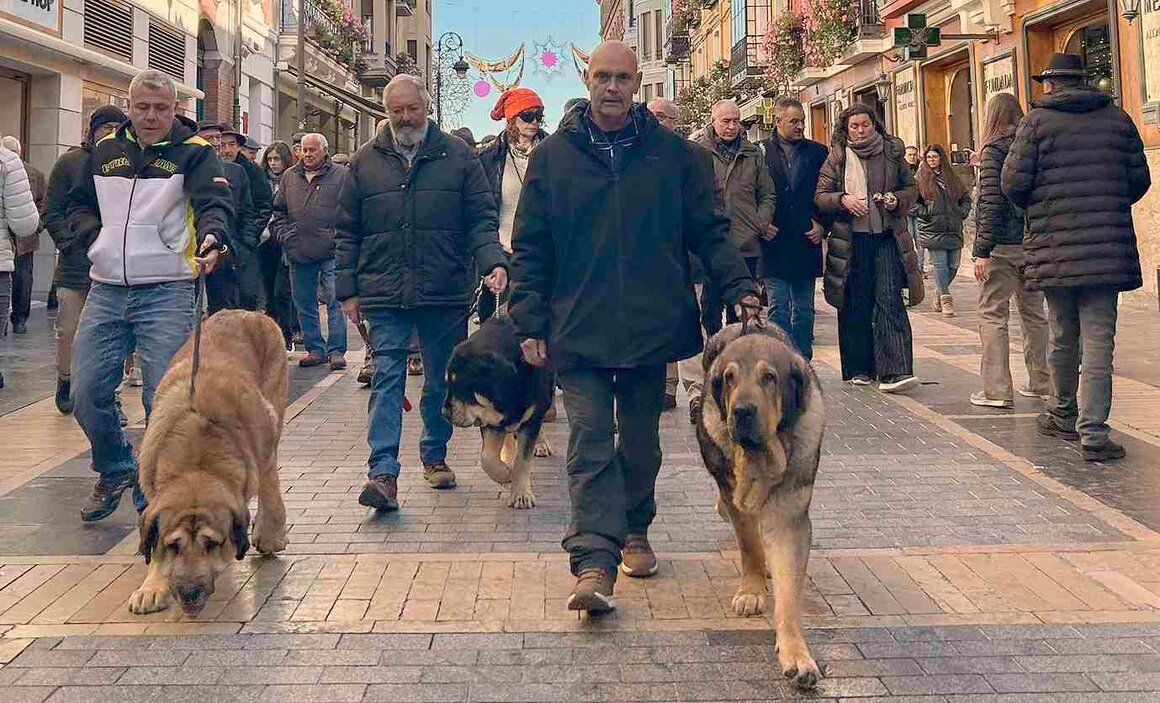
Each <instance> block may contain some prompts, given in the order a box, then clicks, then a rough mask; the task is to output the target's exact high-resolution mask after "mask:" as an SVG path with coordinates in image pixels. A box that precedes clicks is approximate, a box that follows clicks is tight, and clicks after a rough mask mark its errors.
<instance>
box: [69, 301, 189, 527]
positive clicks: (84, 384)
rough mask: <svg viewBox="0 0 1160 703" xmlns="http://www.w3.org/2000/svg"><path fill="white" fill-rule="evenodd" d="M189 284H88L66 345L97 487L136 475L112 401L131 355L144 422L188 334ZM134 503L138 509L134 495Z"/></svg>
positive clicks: (138, 500)
mask: <svg viewBox="0 0 1160 703" xmlns="http://www.w3.org/2000/svg"><path fill="white" fill-rule="evenodd" d="M193 296H194V283H193V281H173V282H171V283H155V284H151V285H144V286H113V285H107V284H104V283H96V282H94V283H93V286H92V288H91V289H90V290H89V296H88V299H87V300H86V301H85V308H84V310H83V311H82V312H81V319H80V323H79V324H78V326H77V334H76V338H75V340H74V341H73V358H72V392H73V401H74V409H73V412H74V414H75V415H76V418H77V422H78V423H79V424H80V426H81V429H82V430H84V433H85V436H86V437H88V439H89V443H90V444H91V445H92V448H93V470H94V471H96V472H97V473H98V474H100V477H101V481H102V482H104V483H117V482H119V481H120V480H122V479H124V478H125V477H126V476H129V475H135V474H136V473H137V460H136V458H135V457H134V456H133V448H132V447H131V446H129V442H128V441H126V440H125V433H124V431H123V430H122V429H121V423H120V420H119V419H118V418H117V409H116V407H115V404H114V402H113V398H114V394H115V393H116V390H117V386H118V384H120V383H121V376H122V374H123V373H124V368H125V357H126V356H128V355H129V353H130V352H132V351H134V350H136V352H137V360H138V362H139V363H140V364H141V380H142V381H143V386H144V387H143V388H142V389H141V401H142V403H143V404H144V405H145V417H146V418H148V417H149V415H150V414H151V413H152V412H153V393H154V391H155V390H156V389H157V384H158V383H160V382H161V377H162V376H163V375H165V370H166V368H168V366H169V362H170V361H171V360H172V359H173V355H174V354H176V353H177V350H178V349H180V348H181V345H182V344H185V340H186V339H188V338H189V332H190V330H191V329H193ZM133 502H134V503H135V504H136V505H137V510H138V511H140V510H142V509H144V507H145V499H144V496H142V495H141V490H140V488H137V489H135V490H134V491H133Z"/></svg>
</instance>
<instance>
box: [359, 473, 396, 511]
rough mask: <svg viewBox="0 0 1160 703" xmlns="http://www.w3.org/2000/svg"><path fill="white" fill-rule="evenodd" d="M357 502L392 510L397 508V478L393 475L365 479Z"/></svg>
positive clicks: (383, 509)
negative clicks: (365, 481)
mask: <svg viewBox="0 0 1160 703" xmlns="http://www.w3.org/2000/svg"><path fill="white" fill-rule="evenodd" d="M358 504H359V505H365V506H366V507H368V508H374V509H375V510H382V511H384V512H393V511H395V510H398V509H399V479H397V478H395V477H394V476H376V477H374V478H372V479H371V480H369V481H367V483H366V485H365V486H363V489H362V493H359V495H358Z"/></svg>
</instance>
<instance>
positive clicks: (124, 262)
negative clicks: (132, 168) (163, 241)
mask: <svg viewBox="0 0 1160 703" xmlns="http://www.w3.org/2000/svg"><path fill="white" fill-rule="evenodd" d="M137 178H138V174H137V173H134V174H133V185H131V186H129V204H128V205H126V206H125V232H124V233H123V234H122V235H121V277H122V278H124V279H125V285H126V286H128V285H129V216H130V214H131V213H132V212H133V194H134V193H135V192H137Z"/></svg>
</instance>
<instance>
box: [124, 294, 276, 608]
mask: <svg viewBox="0 0 1160 703" xmlns="http://www.w3.org/2000/svg"><path fill="white" fill-rule="evenodd" d="M201 334H202V337H201V357H200V365H199V368H198V371H197V380H196V384H195V387H196V394H195V395H194V397H193V398H192V399H191V398H190V374H191V372H192V370H193V360H192V356H193V338H192V337H191V338H190V340H189V341H187V342H186V343H185V345H184V346H183V347H182V348H181V349H180V350H179V351H178V352H177V355H176V356H174V357H173V361H172V363H171V364H170V366H169V370H168V371H166V372H165V376H164V378H162V379H161V383H160V384H159V385H158V387H157V395H156V399H155V400H154V404H153V414H152V416H151V417H150V418H149V427H148V429H146V430H145V439H144V440H143V441H142V444H141V457H140V464H141V470H140V474H139V476H140V478H139V480H140V482H141V490H142V492H143V493H144V494H145V498H146V499H147V500H148V501H149V504H148V506H147V507H146V508H145V512H143V513H142V514H141V523H140V527H139V531H140V534H141V542H140V547H139V549H140V552H141V554H143V555H144V556H145V563H146V564H148V565H149V568H148V571H147V572H146V574H145V581H144V582H143V583H142V584H141V587H140V588H138V589H137V590H136V591H135V592H134V593H133V595H132V596H131V597H130V598H129V610H131V611H132V612H134V613H136V614H138V615H141V614H144V613H152V612H154V611H157V610H164V609H165V608H167V607H168V606H169V603H170V601H171V599H172V597H173V596H176V597H177V600H178V602H179V603H180V604H181V608H182V610H184V611H185V612H186V614H188V615H196V614H197V613H199V612H201V610H202V608H204V607H205V604H206V601H207V600H208V599H209V597H210V596H211V595H213V591H214V579H215V578H216V577H217V576H218V575H219V574H220V573H221V572H223V571H225V570H226V568H227V567H229V565H230V562H232V561H233V560H234V559H241V558H242V557H243V556H245V554H246V551H247V550H248V549H249V548H250V540H249V536H248V534H247V533H248V531H249V527H250V507H249V503H250V499H251V498H253V497H254V496H255V495H257V496H258V514H257V517H256V518H255V520H254V547H255V548H256V549H257V550H258V551H259V552H261V553H262V554H272V553H274V552H279V551H282V550H283V549H285V548H286V508H285V506H284V505H283V504H282V490H281V488H280V487H279V485H278V459H277V450H278V439H279V438H280V437H281V435H282V417H283V415H284V414H285V412H286V394H287V390H288V386H289V375H288V373H287V368H286V347H285V346H284V343H283V341H282V332H281V330H279V329H278V325H277V324H275V323H274V322H273V321H272V320H271V319H270V318H269V317H267V316H265V315H263V314H261V313H256V312H246V311H243V310H227V311H223V312H219V313H217V314H215V315H213V316H211V317H209V318H208V319H207V320H206V321H205V324H204V325H203V326H202V330H201Z"/></svg>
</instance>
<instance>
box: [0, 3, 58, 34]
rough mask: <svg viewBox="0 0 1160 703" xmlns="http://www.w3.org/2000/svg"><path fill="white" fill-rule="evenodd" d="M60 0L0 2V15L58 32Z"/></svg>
mask: <svg viewBox="0 0 1160 703" xmlns="http://www.w3.org/2000/svg"><path fill="white" fill-rule="evenodd" d="M59 2H60V0H0V14H4V15H9V16H11V17H16V18H17V19H20V20H23V21H24V23H25V24H31V25H34V26H36V27H39V28H42V29H47V30H48V31H50V32H60V6H59V5H58V3H59Z"/></svg>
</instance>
